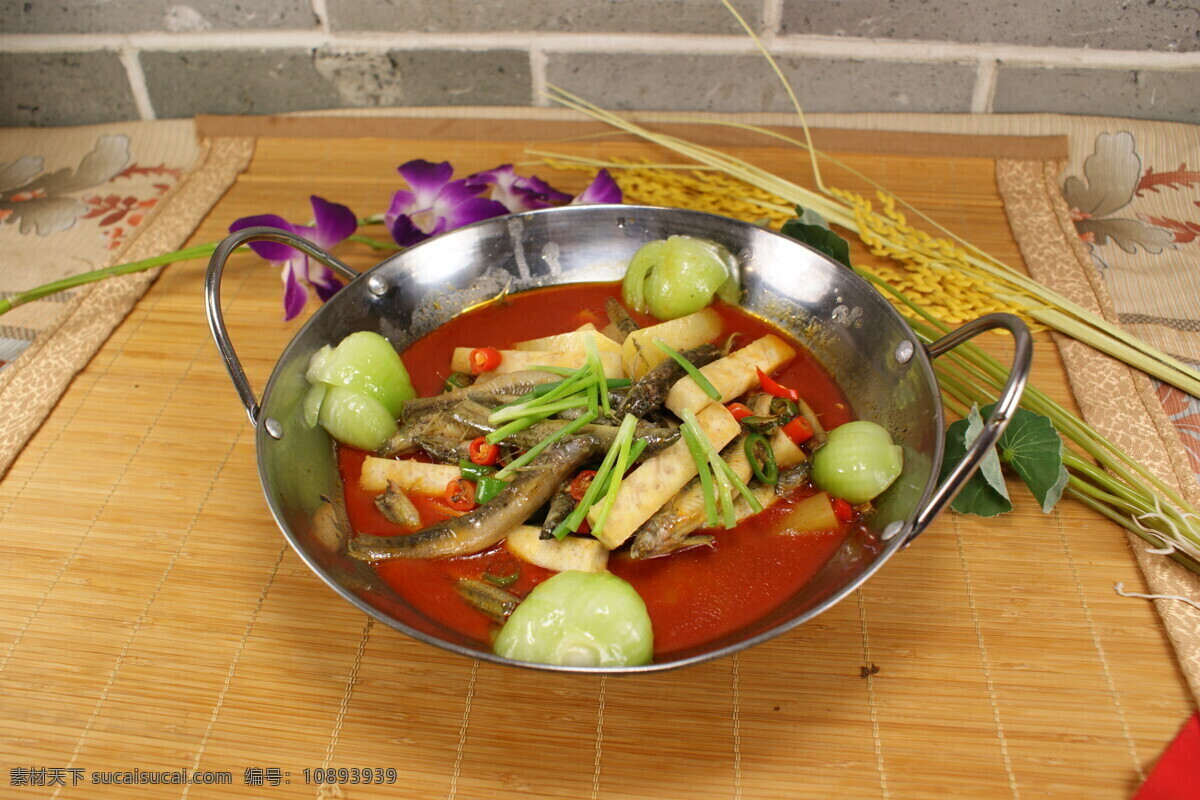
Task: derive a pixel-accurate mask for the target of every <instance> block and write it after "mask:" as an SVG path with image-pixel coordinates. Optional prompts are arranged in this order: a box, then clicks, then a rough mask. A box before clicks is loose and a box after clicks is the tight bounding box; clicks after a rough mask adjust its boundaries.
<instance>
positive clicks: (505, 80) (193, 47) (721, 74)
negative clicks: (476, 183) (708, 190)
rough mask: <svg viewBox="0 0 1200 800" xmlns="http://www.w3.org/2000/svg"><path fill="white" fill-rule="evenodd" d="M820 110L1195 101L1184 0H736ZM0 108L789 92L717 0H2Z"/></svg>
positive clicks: (732, 104)
mask: <svg viewBox="0 0 1200 800" xmlns="http://www.w3.org/2000/svg"><path fill="white" fill-rule="evenodd" d="M734 3H735V5H736V6H737V8H738V10H739V11H740V12H741V13H742V14H743V16H744V17H745V18H746V20H747V22H748V23H749V24H750V25H751V27H752V28H753V29H754V30H755V32H756V33H757V34H758V35H759V36H760V37H761V38H762V40H763V41H764V43H765V44H766V46H767V47H768V48H769V49H770V50H771V52H772V53H773V54H774V55H775V56H776V57H777V58H778V59H779V60H780V63H781V66H782V67H783V69H784V71H785V73H786V74H787V75H788V77H789V78H790V79H791V80H792V82H793V84H794V85H795V87H796V89H797V92H798V94H799V95H800V98H801V100H802V101H803V103H804V104H805V107H806V109H807V110H810V111H872V110H883V111H934V112H946V113H967V112H993V111H995V112H1028V111H1051V112H1061V113H1069V114H1106V115H1115V116H1130V117H1142V118H1149V119H1168V120H1178V121H1185V122H1194V123H1200V13H1197V12H1196V10H1195V9H1194V8H1193V7H1192V6H1189V5H1188V4H1187V3H1186V2H1183V0H1056V2H1053V3H1051V2H1047V0H1005V2H1003V3H997V2H995V0H988V1H987V2H984V1H983V0H734ZM0 81H3V83H2V84H0V85H3V86H4V90H3V91H2V92H0V125H70V124H82V123H89V122H107V121H114V120H120V119H133V118H144V119H154V118H170V117H189V116H193V115H195V114H201V113H238V114H267V113H275V112H280V111H289V110H302V109H313V108H353V107H372V106H403V105H547V104H548V101H547V100H545V99H544V97H543V94H542V92H543V90H544V88H545V86H546V85H547V84H548V83H552V84H557V85H561V86H563V87H565V88H567V89H570V90H572V91H575V92H577V93H580V94H582V95H584V96H585V97H587V98H589V99H591V100H593V101H595V102H597V103H600V104H602V105H605V106H608V107H612V108H618V109H639V108H656V109H671V110H701V109H702V110H712V111H760V110H784V109H786V107H787V106H786V102H785V98H784V95H783V92H782V91H781V89H780V87H779V86H778V84H777V83H776V82H775V79H774V78H773V77H772V75H771V73H770V71H769V70H768V68H767V67H766V65H765V63H764V62H763V60H762V59H761V57H759V56H758V55H756V51H755V50H754V48H753V45H752V44H751V43H750V40H749V38H748V37H747V36H746V35H745V34H743V33H742V32H741V29H740V28H739V27H738V25H737V23H736V22H735V21H734V19H733V18H732V16H731V15H730V14H729V12H728V11H727V10H726V9H725V8H724V7H723V6H722V5H721V3H720V0H436V2H435V1H434V0H239V2H236V3H233V2H227V1H226V0H0Z"/></svg>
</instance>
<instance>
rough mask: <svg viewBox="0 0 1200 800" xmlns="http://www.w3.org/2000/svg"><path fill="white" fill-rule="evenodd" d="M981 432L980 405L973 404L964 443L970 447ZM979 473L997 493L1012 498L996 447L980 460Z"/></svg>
mask: <svg viewBox="0 0 1200 800" xmlns="http://www.w3.org/2000/svg"><path fill="white" fill-rule="evenodd" d="M988 413H991V412H990V411H989V412H988ZM981 433H983V416H982V415H981V414H980V413H979V406H976V405H972V406H971V411H970V412H969V413H968V414H967V430H966V434H965V435H964V436H963V444H964V445H966V446H967V447H970V446H971V445H972V444H974V443H975V440H976V439H978V438H979V434H981ZM979 474H980V475H982V476H983V479H984V480H985V481H987V484H988V486H990V487H992V488H993V489H995V490H996V493H997V494H999V495H1000V496H1002V497H1003V498H1004V499H1005V500H1009V499H1011V498H1009V496H1008V484H1006V483H1005V482H1004V471H1003V470H1002V469H1001V468H1000V456H999V454H998V453H996V448H995V447H992V448H989V449H988V452H987V455H985V456H984V457H983V461H980V462H979Z"/></svg>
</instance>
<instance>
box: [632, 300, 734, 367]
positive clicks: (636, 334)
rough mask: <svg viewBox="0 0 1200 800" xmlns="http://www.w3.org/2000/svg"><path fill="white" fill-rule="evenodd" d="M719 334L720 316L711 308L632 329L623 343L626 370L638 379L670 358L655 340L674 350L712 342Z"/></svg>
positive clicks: (687, 348)
mask: <svg viewBox="0 0 1200 800" xmlns="http://www.w3.org/2000/svg"><path fill="white" fill-rule="evenodd" d="M720 335H721V317H720V315H719V314H717V312H716V311H713V310H712V309H711V308H706V309H703V310H701V311H697V312H696V313H695V314H688V315H687V316H686V317H680V318H679V319H673V320H671V321H669V322H663V323H660V324H658V325H651V326H650V327H649V328H641V329H639V330H636V331H633V332H632V333H630V334H629V335H628V336H627V337H625V342H624V343H623V344H622V345H621V353H622V359H623V360H624V362H625V371H626V372H627V373H628V374H629V377H631V378H633V379H634V380H637V379H638V378H640V377H642V376H643V375H645V374H646V373H647V372H649V371H650V370H651V369H653V368H654V367H655V366H656V365H657V364H658V363H659V362H661V361H662V360H663V359H665V358H667V357H668V356H667V354H666V353H664V352H663V351H662V350H660V349H658V348H657V347H655V346H654V340H655V339H662V340H663V341H664V342H666V343H667V345H668V346H669V347H671V348H672V349H674V350H679V351H683V350H690V349H692V348H693V347H698V346H700V345H702V344H705V343H706V342H711V341H712V340H713V339H716V338H717V337H718V336H720Z"/></svg>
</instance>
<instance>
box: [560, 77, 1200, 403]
mask: <svg viewBox="0 0 1200 800" xmlns="http://www.w3.org/2000/svg"><path fill="white" fill-rule="evenodd" d="M549 88H550V91H551V94H550V95H549V96H550V97H551V99H553V100H554V101H555V102H557V103H560V104H562V105H564V106H567V107H568V108H573V109H576V110H578V111H581V112H583V113H584V114H587V115H588V116H590V117H592V118H594V119H597V120H600V121H602V122H605V123H607V124H609V125H612V126H613V127H615V128H617V129H619V130H623V131H625V132H627V133H631V134H634V135H636V136H639V137H641V138H643V139H646V140H647V141H651V142H654V143H656V144H659V145H661V146H663V147H666V148H668V149H670V150H673V151H674V152H676V153H679V154H680V155H683V156H686V157H688V158H691V159H694V160H696V161H698V162H700V163H701V164H704V165H706V166H709V167H712V168H715V169H719V170H722V171H724V172H727V173H728V174H730V175H733V176H736V177H738V178H740V179H742V180H744V181H746V182H747V183H749V184H751V185H753V186H757V187H759V188H760V189H763V190H764V191H767V192H771V193H774V194H777V195H779V196H780V197H782V198H784V199H785V200H787V201H788V202H789V203H795V204H799V205H802V206H804V207H806V208H811V209H812V210H814V211H816V212H817V213H818V214H820V215H821V216H823V217H825V219H827V220H829V221H830V222H831V223H833V224H836V225H840V226H841V227H843V228H846V229H848V230H851V231H854V232H855V233H856V234H859V235H862V230H863V229H862V227H861V226H860V223H859V220H858V218H857V217H856V216H855V215H856V214H862V213H864V212H863V211H862V210H861V209H859V208H857V207H856V206H851V205H849V204H848V203H847V201H846V200H844V199H842V198H839V197H836V196H833V195H832V192H831V193H830V196H824V195H821V194H819V193H817V192H814V191H811V190H809V189H805V188H803V187H801V186H798V185H796V184H794V183H792V182H790V181H787V180H785V179H783V178H780V177H779V176H777V175H774V174H772V173H771V172H769V171H767V170H765V169H762V168H761V167H757V166H755V165H753V164H751V163H749V162H747V161H744V160H742V159H739V158H736V157H734V156H731V155H729V154H727V153H723V152H721V151H719V150H716V149H714V148H710V147H704V146H702V145H697V144H695V143H692V142H688V141H686V140H683V139H680V138H678V137H674V136H668V135H665V134H661V133H658V132H655V131H652V130H649V129H647V128H644V127H642V126H640V125H638V124H636V123H634V122H631V121H630V120H627V119H624V118H623V117H620V116H618V115H616V114H613V113H612V112H609V111H605V110H604V109H601V108H599V107H598V106H596V105H594V104H592V103H589V102H587V101H586V100H583V99H582V98H580V97H578V96H576V95H573V94H571V93H569V92H567V91H565V90H563V89H560V88H557V87H549ZM810 154H811V155H812V156H813V158H814V161H815V158H816V156H817V155H822V156H823V155H824V154H818V153H817V152H816V151H813V150H811V149H810ZM866 213H867V216H868V217H870V218H871V219H872V224H875V223H878V224H879V227H880V228H882V229H886V228H888V227H889V224H890V223H889V222H888V221H887V219H886V217H885V216H884V217H880V215H878V214H877V212H874V211H870V212H866ZM880 219H882V222H880ZM938 227H939V228H941V226H938ZM941 229H942V230H945V229H944V228H941ZM880 235H881V238H883V239H885V240H886V239H888V237H887V236H886V235H884V234H880ZM951 235H952V234H951ZM953 238H954V241H957V242H958V245H960V246H961V248H962V253H963V254H965V256H964V258H965V263H966V265H967V267H969V272H968V273H967V274H970V275H971V277H973V278H975V279H978V280H980V281H981V283H982V285H983V287H984V288H985V289H986V291H987V292H988V293H989V294H990V295H992V296H993V297H994V298H996V299H997V300H1000V301H1003V302H1006V303H1008V304H1017V305H1021V306H1023V311H1024V313H1026V314H1028V315H1029V316H1030V317H1033V318H1034V319H1036V320H1038V321H1040V322H1042V323H1044V324H1046V325H1048V326H1049V327H1052V328H1054V329H1055V330H1058V331H1060V332H1062V333H1065V334H1067V335H1068V336H1071V337H1073V338H1075V339H1078V340H1079V341H1081V342H1084V343H1085V344H1088V345H1091V346H1092V347H1094V348H1096V349H1097V350H1099V351H1101V352H1103V353H1106V354H1108V355H1110V356H1112V357H1114V358H1117V359H1119V360H1121V361H1124V362H1125V363H1127V364H1129V365H1130V366H1133V367H1135V368H1137V369H1140V370H1142V371H1143V372H1145V373H1147V374H1149V375H1152V376H1154V377H1156V378H1158V379H1159V380H1162V381H1165V382H1166V383H1169V384H1171V385H1173V386H1176V387H1178V388H1179V389H1182V390H1183V391H1185V392H1187V393H1189V394H1192V395H1198V396H1200V378H1198V377H1197V376H1196V374H1195V372H1193V371H1192V370H1191V369H1189V368H1188V367H1187V366H1185V365H1183V364H1181V363H1180V362H1179V361H1178V360H1177V359H1174V358H1171V357H1170V356H1168V355H1167V354H1166V353H1163V352H1162V351H1160V350H1158V349H1156V348H1154V347H1152V346H1151V345H1149V344H1147V343H1145V342H1143V341H1142V340H1140V339H1138V338H1137V337H1135V336H1132V335H1130V334H1128V333H1126V332H1125V331H1122V330H1121V329H1119V328H1117V327H1116V326H1115V325H1112V324H1111V323H1109V322H1108V321H1107V320H1105V319H1103V318H1102V317H1099V316H1097V315H1096V314H1092V313H1091V312H1089V311H1087V310H1086V309H1084V308H1082V307H1080V306H1078V305H1077V304H1075V303H1072V302H1071V301H1070V300H1068V299H1066V298H1065V297H1062V296H1061V295H1059V294H1057V293H1055V292H1052V291H1050V290H1049V289H1047V288H1046V287H1045V286H1042V285H1041V284H1040V283H1038V282H1037V281H1035V280H1033V279H1031V278H1029V277H1027V276H1025V275H1022V274H1021V273H1020V272H1018V271H1017V270H1015V269H1013V268H1012V267H1010V266H1008V265H1006V264H1004V263H1003V262H1001V261H999V260H998V259H996V258H994V257H992V256H990V255H988V254H987V253H985V252H983V251H982V250H980V249H979V248H976V247H974V246H973V245H971V244H969V243H968V242H965V241H963V240H962V239H960V238H958V237H953ZM891 244H892V245H894V246H895V247H896V248H897V250H898V251H899V250H901V249H902V248H903V247H904V245H903V244H902V243H900V242H892V243H891ZM1026 303H1028V305H1025V304H1026Z"/></svg>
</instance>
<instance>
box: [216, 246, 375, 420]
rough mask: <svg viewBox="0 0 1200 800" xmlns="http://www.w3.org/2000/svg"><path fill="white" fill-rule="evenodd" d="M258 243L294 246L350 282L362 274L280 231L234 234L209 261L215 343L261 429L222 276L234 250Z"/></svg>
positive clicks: (249, 413)
mask: <svg viewBox="0 0 1200 800" xmlns="http://www.w3.org/2000/svg"><path fill="white" fill-rule="evenodd" d="M256 241H260V242H261V241H267V242H276V243H278V244H286V245H288V246H289V247H294V248H296V249H297V250H299V251H300V252H302V253H304V254H305V255H306V256H308V257H309V258H314V259H316V260H317V261H319V262H320V263H322V264H324V265H325V266H327V267H329V268H330V269H332V270H333V271H334V272H336V273H337V274H338V275H340V276H341V277H343V278H345V279H346V280H347V281H352V280H354V279H355V278H357V277H358V272H356V271H355V270H353V269H351V268H350V267H348V266H346V265H345V264H343V263H342V262H341V261H339V260H338V259H336V258H334V257H333V256H331V255H329V253H326V252H325V251H324V250H322V249H321V248H319V247H317V246H316V245H315V244H313V243H312V242H310V241H308V240H307V239H302V238H300V237H299V236H297V235H295V234H294V233H289V232H288V231H283V230H280V229H278V228H265V227H256V228H243V229H242V230H240V231H238V232H237V233H231V234H230V235H229V236H226V237H225V239H224V240H223V241H222V242H221V243H220V244H218V245H217V249H216V250H215V251H214V252H213V254H212V258H211V259H209V262H208V275H207V276H206V277H205V279H204V307H205V311H206V312H207V314H208V328H209V330H211V331H212V335H213V340H214V341H215V342H216V343H217V349H218V350H220V351H221V357H222V358H223V359H225V369H226V370H228V371H229V377H230V379H231V380H232V381H233V386H234V388H235V389H237V393H238V396H239V397H241V398H242V405H244V406H245V407H246V414H247V415H248V416H249V417H250V423H251V424H252V425H254V426H256V427H257V426H258V415H259V411H260V409H259V405H258V398H257V397H255V396H254V389H253V387H251V386H250V381H249V380H248V379H247V378H246V371H245V370H244V369H242V362H241V360H240V359H239V358H238V357H237V353H236V352H235V351H234V349H233V343H232V342H231V341H229V331H228V330H227V329H226V328H225V318H224V316H223V315H222V314H221V275H222V274H223V273H224V271H225V262H226V260H228V258H229V255H230V253H232V252H233V251H234V250H236V249H238V248H239V247H241V246H242V245H244V244H247V243H248V242H256Z"/></svg>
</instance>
